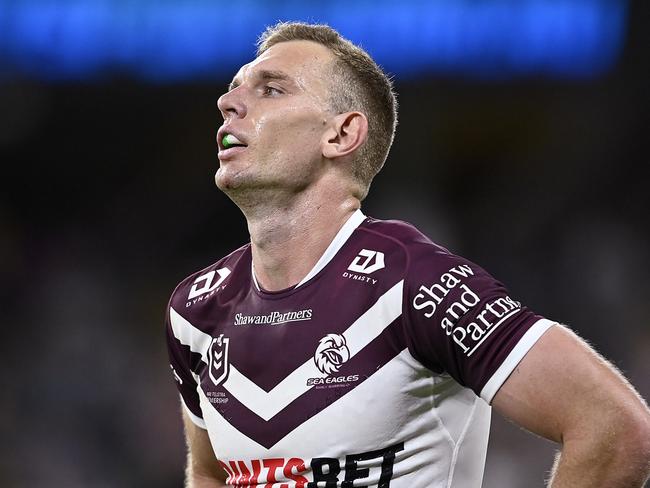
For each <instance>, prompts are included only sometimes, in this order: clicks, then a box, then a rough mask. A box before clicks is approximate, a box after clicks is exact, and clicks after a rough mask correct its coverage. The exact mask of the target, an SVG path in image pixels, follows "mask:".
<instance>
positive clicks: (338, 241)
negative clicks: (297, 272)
mask: <svg viewBox="0 0 650 488" xmlns="http://www.w3.org/2000/svg"><path fill="white" fill-rule="evenodd" d="M364 220H366V216H365V215H364V214H363V212H362V211H361V210H360V209H357V210H356V211H355V212H354V213H353V214H352V215H351V216H350V217H349V218H348V220H347V221H346V222H345V224H343V227H341V229H340V230H339V231H338V232H337V234H336V236H334V239H332V242H330V245H329V246H327V249H325V252H324V253H323V255H322V256H321V257H320V259H319V260H318V261H317V262H316V264H315V265H314V267H313V268H312V269H311V270H310V271H309V273H307V275H306V276H305V277H304V278H303V279H302V280H301V281H300V283H298V284H297V285H296V286H295V287H294V289H296V288H298V287H299V286H301V285H303V284H305V283H307V282H308V281H309V280H311V279H312V278H313V277H314V276H316V275H317V274H318V273H319V272H320V270H322V269H323V268H324V267H325V266H327V263H329V262H330V261H331V260H332V258H334V256H336V253H337V252H339V249H341V248H342V247H343V244H345V243H346V242H347V241H348V239H349V238H350V236H351V235H352V233H353V232H354V231H355V230H356V228H357V227H359V226H360V225H361V223H362V222H363V221H364ZM251 274H252V275H253V283H255V288H257V289H258V290H259V291H261V288H260V285H259V283H258V282H257V278H256V277H255V266H253V260H252V259H251Z"/></svg>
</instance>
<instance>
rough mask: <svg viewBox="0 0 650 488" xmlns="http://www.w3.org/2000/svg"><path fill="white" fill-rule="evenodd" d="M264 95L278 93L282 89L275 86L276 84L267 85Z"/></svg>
mask: <svg viewBox="0 0 650 488" xmlns="http://www.w3.org/2000/svg"><path fill="white" fill-rule="evenodd" d="M263 91H264V95H278V94H280V93H282V91H281V90H280V89H279V88H275V87H274V86H268V85H266V86H265V87H264V90H263Z"/></svg>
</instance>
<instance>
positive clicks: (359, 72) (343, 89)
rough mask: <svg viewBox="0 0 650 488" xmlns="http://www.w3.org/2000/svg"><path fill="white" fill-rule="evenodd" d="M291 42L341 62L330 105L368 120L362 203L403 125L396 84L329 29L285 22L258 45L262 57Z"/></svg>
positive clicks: (358, 168) (361, 162)
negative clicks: (318, 46)
mask: <svg viewBox="0 0 650 488" xmlns="http://www.w3.org/2000/svg"><path fill="white" fill-rule="evenodd" d="M288 41H312V42H316V43H318V44H321V45H323V46H325V47H327V48H328V49H329V50H330V51H331V52H332V53H333V54H334V56H335V57H336V61H335V63H334V65H333V66H332V73H331V74H332V80H333V83H332V87H331V88H332V93H331V96H330V103H331V105H332V109H333V110H334V111H336V112H337V113H344V112H350V111H358V112H362V113H363V114H365V116H366V117H367V119H368V140H367V141H366V143H365V144H364V145H363V146H361V148H360V150H359V152H358V155H357V157H356V160H355V166H354V177H355V179H356V180H357V182H358V183H359V186H360V195H359V196H360V199H363V198H365V197H366V195H367V194H368V189H369V188H370V183H371V182H372V179H373V178H374V177H375V175H376V174H377V173H378V172H379V170H381V168H382V166H383V165H384V163H385V162H386V158H387V157H388V151H389V150H390V147H391V145H392V144H393V139H394V137H395V128H396V126H397V98H396V96H395V92H394V90H393V83H392V81H391V79H390V78H389V77H388V75H386V73H384V71H383V70H382V69H381V68H380V67H379V65H377V63H375V61H373V59H372V58H371V57H370V55H369V54H368V53H367V52H366V51H364V50H363V49H361V48H360V47H358V46H356V45H354V44H353V43H352V42H350V41H349V40H347V39H345V38H344V37H342V36H341V35H340V34H339V33H338V32H337V31H335V30H334V29H332V28H331V27H330V26H328V25H323V24H305V23H301V22H280V23H277V24H275V25H273V26H270V27H268V28H267V29H266V30H265V31H264V32H263V33H262V35H261V36H260V38H259V40H258V44H257V46H258V48H257V55H258V56H259V55H260V54H262V53H263V52H264V51H266V50H267V49H269V48H270V47H272V46H274V45H275V44H278V43H281V42H288Z"/></svg>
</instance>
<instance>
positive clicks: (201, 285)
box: [187, 268, 230, 300]
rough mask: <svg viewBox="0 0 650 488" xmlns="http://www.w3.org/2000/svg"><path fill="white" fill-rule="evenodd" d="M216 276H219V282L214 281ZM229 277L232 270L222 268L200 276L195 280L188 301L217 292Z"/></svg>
mask: <svg viewBox="0 0 650 488" xmlns="http://www.w3.org/2000/svg"><path fill="white" fill-rule="evenodd" d="M215 275H219V277H218V278H217V281H214V277H215ZM228 275H230V270H229V269H228V268H221V269H218V270H216V271H210V272H209V273H206V274H204V275H201V276H199V277H198V278H197V279H195V280H194V283H193V284H192V288H191V289H190V293H189V295H187V299H188V300H192V299H193V298H196V297H198V296H200V295H204V294H206V293H210V292H211V291H215V290H216V289H217V288H218V287H219V285H221V283H223V280H225V279H226V278H227V277H228Z"/></svg>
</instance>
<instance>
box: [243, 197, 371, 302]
mask: <svg viewBox="0 0 650 488" xmlns="http://www.w3.org/2000/svg"><path fill="white" fill-rule="evenodd" d="M285 203H286V202H285ZM359 207H360V202H359V200H358V199H356V198H354V197H348V198H336V197H335V196H334V195H322V198H319V197H318V195H313V194H311V195H307V194H302V195H300V196H297V197H296V198H295V199H293V200H292V201H291V202H290V204H289V205H281V206H272V207H268V206H267V207H265V208H264V209H263V210H260V209H257V211H255V212H245V214H246V219H247V221H248V231H249V233H250V236H251V249H252V254H253V266H254V269H255V276H256V278H257V282H258V283H259V285H260V287H261V288H263V289H265V290H268V291H277V290H282V289H285V288H288V287H290V286H292V285H296V284H298V283H299V282H300V281H301V280H302V279H303V278H304V277H305V276H306V275H307V273H309V271H310V270H311V269H312V268H313V267H314V266H315V264H316V263H317V262H318V259H319V258H320V257H321V255H322V254H323V253H324V252H325V250H326V249H327V247H328V246H329V244H330V243H331V242H332V240H333V239H334V237H335V236H336V234H337V233H338V231H339V230H340V229H341V227H342V226H343V225H344V224H345V222H346V221H347V220H348V219H349V218H350V216H351V215H352V214H353V213H354V212H355V210H357V209H358V208H359Z"/></svg>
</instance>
